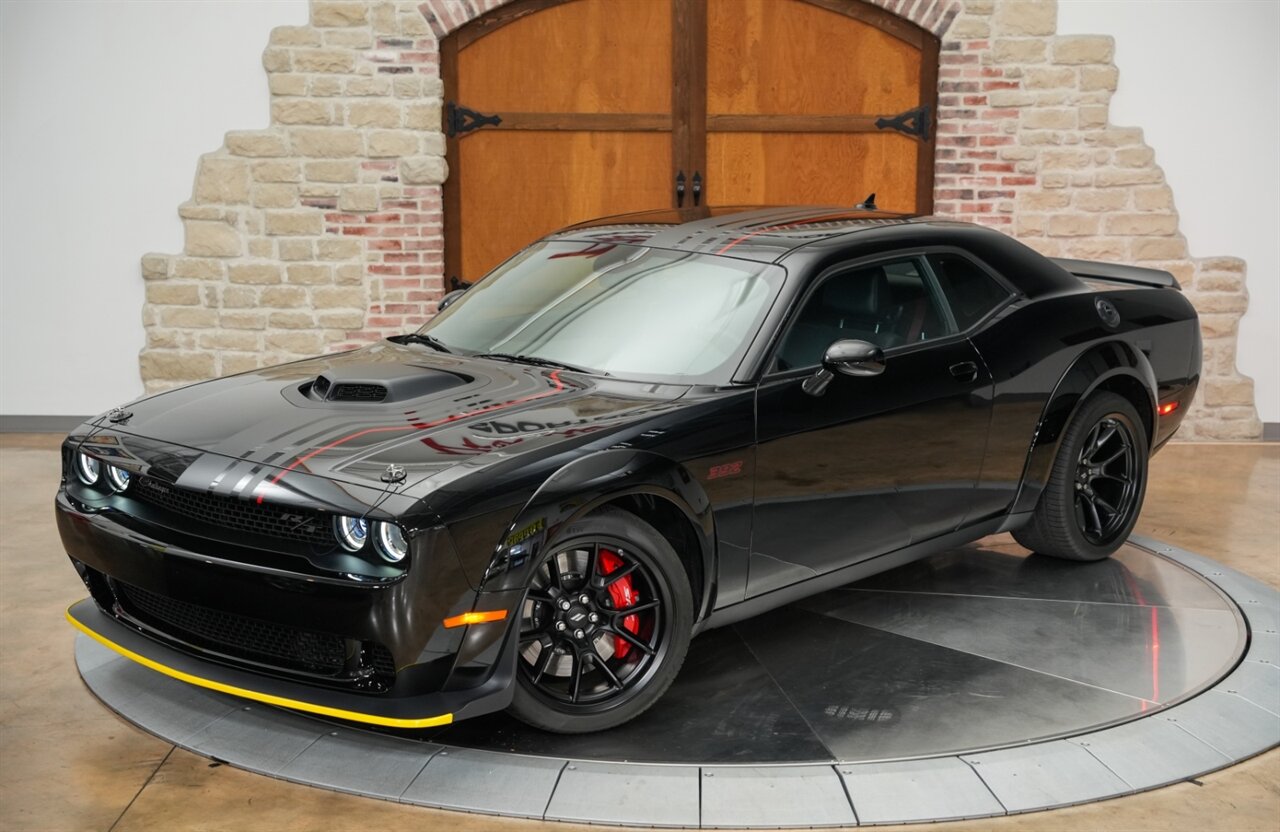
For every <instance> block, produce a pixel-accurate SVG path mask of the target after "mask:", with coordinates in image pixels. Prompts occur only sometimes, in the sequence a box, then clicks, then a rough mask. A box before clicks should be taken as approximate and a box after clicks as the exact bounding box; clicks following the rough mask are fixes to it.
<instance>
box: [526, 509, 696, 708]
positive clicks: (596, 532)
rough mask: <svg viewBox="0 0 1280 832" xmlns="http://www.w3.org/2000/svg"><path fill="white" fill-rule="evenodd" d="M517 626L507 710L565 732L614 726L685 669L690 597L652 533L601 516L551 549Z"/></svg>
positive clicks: (628, 518)
mask: <svg viewBox="0 0 1280 832" xmlns="http://www.w3.org/2000/svg"><path fill="white" fill-rule="evenodd" d="M548 552H549V553H548V554H547V555H546V556H545V557H544V558H543V559H542V561H541V562H540V563H539V564H538V566H537V568H536V569H535V570H534V572H533V576H532V579H531V581H530V585H529V590H528V594H527V595H526V596H525V600H524V603H523V605H522V607H521V614H520V619H519V622H518V623H519V627H520V632H519V638H520V644H519V655H518V657H517V661H518V665H519V666H518V681H517V687H516V695H515V699H514V701H513V703H512V712H513V713H514V714H515V715H516V716H517V717H519V718H520V719H522V720H524V721H525V722H528V723H530V724H532V725H535V726H537V727H540V728H545V729H547V730H551V731H558V732H564V733H578V732H583V731H596V730H601V729H603V728H609V727H613V726H614V725H618V724H621V723H622V722H625V721H627V720H629V719H632V718H634V717H635V716H636V715H638V714H639V713H641V712H642V711H644V710H645V709H647V708H648V707H649V706H650V705H652V704H653V702H654V701H656V700H657V699H658V697H660V696H661V695H662V693H663V692H664V691H665V690H666V688H667V687H668V686H669V685H670V683H671V681H672V680H673V679H674V678H675V673H676V671H678V670H679V667H680V665H681V664H682V663H683V662H684V656H685V653H686V651H687V650H688V645H689V637H690V633H691V629H692V593H691V592H690V589H689V583H688V578H687V577H686V575H685V572H684V568H683V566H682V565H681V563H680V560H679V557H678V556H677V555H676V554H675V551H674V550H673V549H671V546H670V544H669V543H668V542H667V541H666V540H665V539H664V538H663V537H662V536H661V535H660V534H659V533H658V532H657V531H656V530H655V529H653V528H652V527H651V526H649V525H648V524H646V523H644V522H643V521H642V520H640V519H639V518H638V517H635V516H634V515H631V514H628V513H625V512H621V511H616V510H608V511H604V512H600V513H599V514H594V515H591V516H589V517H587V518H586V519H584V520H583V521H580V522H578V523H575V524H574V525H573V526H572V527H571V528H570V529H568V530H567V532H566V535H565V537H564V539H563V540H562V542H560V543H553V544H552V545H551V546H550V547H549V550H548Z"/></svg>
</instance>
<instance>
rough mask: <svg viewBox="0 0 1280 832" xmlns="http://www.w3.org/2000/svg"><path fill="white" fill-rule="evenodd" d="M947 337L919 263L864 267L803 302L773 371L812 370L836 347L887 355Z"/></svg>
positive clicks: (835, 277) (829, 281) (838, 276)
mask: <svg viewBox="0 0 1280 832" xmlns="http://www.w3.org/2000/svg"><path fill="white" fill-rule="evenodd" d="M948 331H949V330H948V328H947V325H946V323H945V318H944V317H943V316H942V314H941V312H940V307H939V304H938V299H937V297H936V295H935V293H934V290H933V288H932V284H931V283H930V282H929V281H928V280H927V279H926V278H925V276H924V273H923V271H922V269H921V268H920V263H919V261H918V260H916V259H915V258H909V259H905V260H895V261H891V262H887V263H877V264H876V265H874V266H863V267H862V268H858V269H854V270H851V271H847V272H843V273H840V274H836V275H833V276H832V277H829V278H827V280H825V281H824V282H823V283H822V284H821V285H820V286H818V287H817V289H816V290H815V291H814V292H813V294H811V295H810V296H809V297H808V299H807V300H806V301H805V304H804V307H803V308H802V309H801V311H800V315H799V316H798V317H797V318H796V320H795V322H794V323H793V324H792V325H791V329H790V330H789V331H788V333H787V335H786V338H785V340H784V341H783V343H782V348H781V349H780V350H779V351H778V359H777V362H776V364H777V369H779V370H788V369H792V368H795V367H812V366H815V365H817V364H819V363H821V362H822V355H823V353H825V352H826V350H827V347H829V346H831V344H832V343H834V342H835V341H840V340H844V339H850V338H853V339H857V340H859V341H868V342H870V343H872V344H875V345H876V346H879V347H881V348H883V349H889V348H892V347H898V346H902V345H903V344H910V343H915V342H917V341H927V340H929V339H930V338H938V337H940V336H943V335H946V334H947V333H948Z"/></svg>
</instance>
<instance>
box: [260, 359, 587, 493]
mask: <svg viewBox="0 0 1280 832" xmlns="http://www.w3.org/2000/svg"><path fill="white" fill-rule="evenodd" d="M548 378H550V379H551V381H552V382H553V383H554V384H555V388H553V389H551V390H544V391H543V392H541V393H535V394H533V395H532V396H525V397H524V398H520V399H512V400H511V401H507V402H499V403H498V404H491V405H489V406H488V407H482V408H480V409H479V410H470V411H467V412H465V413H454V414H452V415H450V416H446V417H444V418H443V419H437V420H436V421H434V422H414V423H413V424H411V425H385V426H383V427H380V428H365V429H364V430H358V431H356V432H355V433H352V434H348V435H347V436H344V437H342V438H341V439H336V440H334V441H333V442H330V443H329V444H328V445H321V446H320V447H319V448H316V449H314V450H312V451H308V452H307V453H305V454H303V455H302V456H300V457H298V458H297V459H295V460H294V461H293V462H291V463H289V464H288V465H287V466H286V467H285V468H283V469H281V470H280V471H279V472H277V473H276V474H275V475H274V476H272V477H271V479H270V480H268V484H270V485H275V484H276V483H278V482H280V480H281V479H282V478H283V477H284V475H285V474H287V473H289V472H290V471H292V470H293V469H294V468H297V467H298V466H299V465H302V464H304V463H306V461H307V460H309V459H311V458H312V457H314V456H316V455H317V454H322V453H324V452H325V451H331V450H333V449H334V448H336V447H338V446H339V445H345V444H346V443H348V442H350V441H351V440H352V439H358V438H360V437H361V436H365V435H367V434H370V433H386V432H388V431H396V430H426V429H428V428H435V427H439V426H440V425H446V424H448V423H450V422H456V421H458V420H459V419H469V418H471V417H472V416H479V415H481V414H484V413H492V412H493V411H495V410H503V409H505V408H508V407H515V406H516V405H518V404H525V403H527V402H532V401H536V400H538V399H545V398H546V397H547V396H554V395H555V394H557V393H561V392H563V391H564V386H565V385H564V382H563V381H561V380H560V371H559V370H553V371H552V372H551V374H550V375H549V376H548ZM262 497H263V495H261V494H259V495H258V502H259V503H261V502H262Z"/></svg>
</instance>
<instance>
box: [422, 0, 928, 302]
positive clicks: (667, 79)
mask: <svg viewBox="0 0 1280 832" xmlns="http://www.w3.org/2000/svg"><path fill="white" fill-rule="evenodd" d="M937 53H938V43H937V40H936V38H934V37H933V36H932V35H931V34H929V33H928V32H925V31H924V30H922V29H920V28H918V27H916V26H914V25H913V24H911V23H909V22H907V21H905V20H902V19H900V18H897V17H895V16H893V15H891V14H889V13H887V12H884V11H883V10H881V9H878V8H876V7H874V6H870V5H868V4H865V3H862V2H860V0H516V2H514V3H511V4H508V5H506V6H503V7H501V8H499V9H497V10H495V11H494V12H491V13H490V14H488V15H486V16H485V17H482V18H479V19H477V20H474V21H472V22H471V23H469V24H467V25H466V26H464V27H462V28H461V29H459V30H458V31H457V32H455V33H453V34H452V35H450V36H449V37H447V38H446V39H445V40H444V42H443V43H442V45H441V60H442V72H443V74H444V79H445V100H446V103H445V133H446V136H447V137H448V142H447V157H448V161H449V179H448V181H447V182H446V183H445V193H444V197H445V217H444V220H445V268H446V275H448V276H449V277H457V278H459V279H462V280H475V279H478V278H479V277H481V276H483V275H484V273H485V272H487V271H488V270H489V269H491V268H493V267H494V266H496V265H497V264H498V263H500V262H501V261H502V260H503V259H505V258H506V257H507V256H509V255H510V254H512V253H514V252H515V251H516V250H517V249H519V248H520V247H522V246H524V245H527V244H528V243H530V242H531V241H533V240H535V239H537V238H538V237H539V236H541V235H543V234H546V233H548V232H550V231H553V230H555V229H556V228H560V227H562V226H564V225H568V224H570V223H574V222H579V221H581V220H586V219H591V218H593V217H598V216H605V215H609V214H617V213H623V212H628V211H642V210H646V209H650V208H668V207H676V206H681V207H691V206H694V205H706V204H714V205H753V204H788V203H829V204H847V205H852V204H854V203H856V202H858V201H860V200H861V199H863V198H864V197H865V196H867V194H869V193H871V192H875V193H876V195H877V204H878V205H879V206H880V207H882V208H885V209H888V210H895V211H920V212H927V211H929V210H931V207H932V188H933V137H932V130H931V123H932V115H933V112H934V108H935V105H936V88H937V83H936V82H937Z"/></svg>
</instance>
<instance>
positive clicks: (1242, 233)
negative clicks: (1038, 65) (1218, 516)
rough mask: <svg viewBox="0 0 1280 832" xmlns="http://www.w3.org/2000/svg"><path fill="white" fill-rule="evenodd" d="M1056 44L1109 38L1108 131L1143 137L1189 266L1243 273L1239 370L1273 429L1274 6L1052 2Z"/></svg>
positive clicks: (1277, 365) (1277, 212) (1277, 214)
mask: <svg viewBox="0 0 1280 832" xmlns="http://www.w3.org/2000/svg"><path fill="white" fill-rule="evenodd" d="M1058 32H1059V33H1060V34H1064V35H1067V34H1072V35H1075V34H1107V35H1112V36H1113V37H1115V40H1116V65H1117V66H1118V67H1119V69H1120V86H1119V88H1118V90H1117V91H1116V96H1115V98H1114V99H1112V103H1111V121H1112V122H1113V123H1114V124H1117V125H1121V126H1126V127H1141V128H1142V129H1143V131H1144V133H1145V135H1146V140H1147V143H1148V144H1149V145H1150V146H1151V147H1152V148H1153V149H1154V150H1155V153H1156V163H1157V164H1159V165H1160V166H1161V167H1162V168H1164V172H1165V176H1166V177H1167V178H1168V180H1169V185H1170V186H1171V187H1172V188H1173V198H1174V201H1175V204H1176V205H1177V209H1178V214H1179V215H1180V217H1181V227H1182V232H1183V233H1184V234H1185V235H1186V237H1187V242H1188V244H1189V245H1190V246H1191V254H1192V256H1194V257H1213V256H1218V255H1230V256H1234V257H1242V258H1244V260H1245V262H1246V263H1247V264H1248V277H1247V280H1246V285H1247V286H1248V288H1249V311H1248V312H1247V313H1246V314H1245V317H1244V319H1243V320H1242V321H1241V324H1240V353H1239V359H1238V364H1239V367H1240V371H1241V372H1243V373H1244V374H1245V375H1248V376H1252V377H1253V379H1254V382H1255V393H1256V395H1257V402H1258V412H1259V415H1260V416H1261V417H1262V421H1264V422H1280V52H1277V38H1280V3H1277V2H1275V0H1181V2H1169V0H1061V2H1060V3H1059V7H1058Z"/></svg>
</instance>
